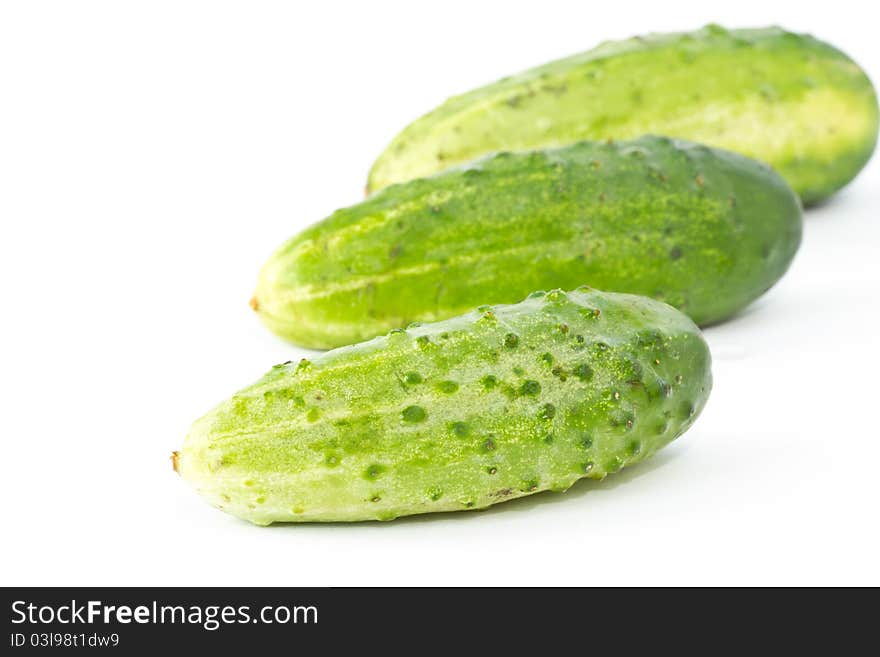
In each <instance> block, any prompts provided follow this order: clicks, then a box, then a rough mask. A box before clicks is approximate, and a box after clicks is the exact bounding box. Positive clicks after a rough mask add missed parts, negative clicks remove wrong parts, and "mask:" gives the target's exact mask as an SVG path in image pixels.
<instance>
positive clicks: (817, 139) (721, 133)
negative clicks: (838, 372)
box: [368, 25, 878, 203]
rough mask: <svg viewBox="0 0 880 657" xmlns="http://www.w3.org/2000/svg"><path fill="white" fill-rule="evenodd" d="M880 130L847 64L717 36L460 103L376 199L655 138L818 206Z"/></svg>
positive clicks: (778, 42) (504, 83)
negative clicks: (523, 157) (574, 146)
mask: <svg viewBox="0 0 880 657" xmlns="http://www.w3.org/2000/svg"><path fill="white" fill-rule="evenodd" d="M877 125H878V108H877V97H876V94H875V91H874V87H873V86H872V85H871V82H870V80H869V79H868V77H867V76H866V75H865V73H864V72H863V71H862V70H861V69H860V68H859V67H858V66H857V65H856V64H855V63H854V62H853V61H852V60H851V59H850V58H849V57H847V56H846V55H845V54H843V53H842V52H840V51H839V50H836V49H835V48H833V47H832V46H830V45H828V44H826V43H823V42H822V41H819V40H817V39H815V38H813V37H810V36H807V35H801V34H794V33H791V32H786V31H785V30H782V29H780V28H776V27H773V28H766V29H745V30H729V31H728V30H725V29H723V28H720V27H718V26H715V25H710V26H708V27H706V28H704V29H702V30H699V31H697V32H691V33H675V34H657V35H650V36H647V37H636V38H633V39H628V40H626V41H619V42H609V43H604V44H602V45H600V46H599V47H597V48H595V49H593V50H590V51H587V52H585V53H582V54H579V55H575V56H573V57H569V58H567V59H562V60H559V61H555V62H551V63H549V64H546V65H544V66H540V67H538V68H534V69H531V70H529V71H525V72H523V73H520V74H519V75H515V76H513V77H509V78H505V79H503V80H500V81H498V82H495V83H494V84H490V85H488V86H485V87H482V88H480V89H475V90H473V91H471V92H469V93H465V94H463V95H461V96H457V97H454V98H451V99H450V100H448V101H446V102H445V103H444V104H443V105H441V106H440V107H438V108H437V109H435V110H434V111H433V112H431V113H429V114H426V115H425V116H423V117H422V118H420V119H418V120H416V121H415V122H413V123H412V124H410V125H409V126H408V127H407V128H405V129H404V130H403V131H402V132H401V133H400V134H399V135H398V136H397V137H396V138H395V139H394V140H393V141H392V142H391V144H390V145H389V146H388V148H387V149H386V150H385V152H384V153H382V155H380V156H379V158H378V159H377V160H376V162H375V164H374V165H373V168H372V171H371V173H370V178H369V184H368V187H369V189H371V190H377V189H381V188H382V187H385V186H386V185H389V184H392V183H397V182H403V181H405V180H410V179H412V178H419V177H423V176H426V175H429V174H432V173H434V172H436V171H439V170H442V169H445V168H447V167H449V166H450V165H454V164H457V163H461V162H466V161H469V160H472V159H474V158H475V157H477V156H479V155H481V154H484V153H487V152H490V151H497V150H525V149H533V148H542V147H547V146H556V145H561V144H566V143H571V142H574V141H579V140H583V139H600V140H601V139H606V138H614V139H629V138H632V137H636V136H639V135H641V134H646V133H655V134H665V135H669V136H673V137H680V138H684V139H690V140H693V141H698V142H702V143H706V144H709V145H711V146H718V147H721V148H727V149H730V150H733V151H736V152H739V153H743V154H744V155H748V156H750V157H754V158H756V159H759V160H762V161H764V162H767V163H769V164H771V165H772V166H773V167H774V168H776V170H777V171H779V172H780V173H781V174H782V175H783V177H785V178H786V180H788V182H789V183H790V184H791V186H792V187H793V188H794V189H795V191H796V192H798V194H800V195H801V198H802V199H803V201H804V203H814V202H816V201H819V200H821V199H823V198H825V197H827V196H829V195H830V194H832V193H833V192H835V191H836V190H838V189H840V188H841V187H843V186H844V185H845V184H846V183H848V182H849V181H850V180H852V179H853V178H854V177H855V176H856V174H857V173H858V172H859V170H861V168H862V167H863V166H864V165H865V163H866V162H867V161H868V159H869V158H870V156H871V153H872V152H873V150H874V145H875V143H876V141H877Z"/></svg>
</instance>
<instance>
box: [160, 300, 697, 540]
mask: <svg viewBox="0 0 880 657" xmlns="http://www.w3.org/2000/svg"><path fill="white" fill-rule="evenodd" d="M710 388H711V372H710V356H709V351H708V348H707V346H706V343H705V342H704V341H703V338H702V336H701V335H700V332H699V330H698V329H697V327H696V326H695V325H694V324H693V323H692V322H691V321H690V320H689V319H688V318H687V317H686V316H684V315H683V314H681V313H679V312H678V311H676V310H675V309H673V308H671V307H670V306H667V305H665V304H662V303H659V302H657V301H653V300H651V299H647V298H644V297H636V296H631V295H623V294H610V293H602V292H597V291H593V290H589V289H580V290H577V291H575V292H571V293H568V294H566V293H564V292H561V291H553V292H550V293H543V292H538V293H534V294H532V295H531V296H530V297H529V298H528V299H526V300H525V301H523V302H522V303H519V304H516V305H511V306H497V307H490V306H484V307H482V308H479V309H478V310H477V311H474V312H471V313H470V314H467V315H464V316H460V317H456V318H454V319H449V320H446V321H442V322H437V323H434V324H427V325H421V326H413V327H410V328H408V329H406V330H403V329H398V330H395V331H392V332H391V333H390V334H388V335H387V336H385V337H381V338H376V339H374V340H371V341H369V342H364V343H362V344H357V345H353V346H350V347H343V348H340V349H335V350H333V351H329V352H326V353H324V354H322V355H320V356H318V357H317V358H315V359H314V360H313V361H311V362H310V361H306V360H303V361H301V362H300V363H299V364H284V365H278V366H276V367H275V368H274V369H273V370H272V371H271V372H269V373H268V374H267V375H266V376H265V377H263V378H262V379H261V380H260V381H258V382H257V383H255V384H254V385H252V386H250V387H248V388H245V389H244V390H242V391H240V392H239V393H237V394H236V395H235V396H233V397H232V398H231V399H230V400H228V401H226V402H224V403H222V404H220V405H219V406H218V407H217V408H215V409H214V410H213V411H211V412H210V413H208V414H207V415H206V416H204V417H203V418H201V419H200V420H198V421H197V422H196V423H195V424H194V425H193V428H192V430H191V431H190V433H189V435H188V436H187V438H186V441H185V442H184V445H183V448H182V450H181V451H180V452H179V453H176V454H175V457H174V462H175V467H176V469H177V470H178V472H179V473H180V474H181V475H182V476H183V478H184V479H186V480H187V481H188V482H189V483H190V484H192V485H193V486H194V487H195V488H196V490H197V491H198V492H199V493H201V494H202V495H203V496H205V497H206V498H207V499H208V501H210V502H211V503H212V504H214V505H215V506H217V507H219V508H221V509H223V510H224V511H227V512H229V513H231V514H233V515H235V516H238V517H240V518H244V519H246V520H249V521H251V522H254V523H256V524H261V525H262V524H269V523H272V522H304V521H336V520H371V519H378V520H389V519H392V518H395V517H398V516H403V515H408V514H413V513H426V512H432V511H456V510H463V509H479V508H483V507H486V506H489V505H491V504H495V503H497V502H502V501H505V500H509V499H512V498H515V497H520V496H522V495H528V494H530V493H535V492H538V491H543V490H548V489H550V490H559V491H561V490H565V489H567V488H568V487H569V486H571V485H572V484H573V483H574V482H575V481H576V480H578V479H580V478H582V477H590V478H594V479H600V478H602V477H604V476H605V475H606V474H609V473H613V472H616V471H618V470H619V469H621V468H622V467H624V466H627V465H630V464H632V463H635V462H637V461H639V460H641V459H643V458H645V457H647V456H649V455H650V454H652V453H654V452H655V451H656V450H658V449H659V448H661V447H663V446H664V445H665V444H667V443H668V442H669V441H671V440H673V439H674V438H676V437H677V436H679V435H680V434H681V433H683V432H684V431H685V430H686V429H687V428H688V427H689V426H690V425H691V424H692V423H693V421H694V420H695V418H696V417H697V415H698V414H699V413H700V411H701V410H702V408H703V405H704V404H705V402H706V399H707V397H708V395H709V391H710Z"/></svg>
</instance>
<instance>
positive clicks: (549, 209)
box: [253, 137, 801, 348]
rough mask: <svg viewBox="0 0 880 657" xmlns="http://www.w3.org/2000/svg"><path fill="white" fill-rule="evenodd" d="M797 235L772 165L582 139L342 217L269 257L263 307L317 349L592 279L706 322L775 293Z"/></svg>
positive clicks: (660, 142) (457, 174)
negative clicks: (770, 291)
mask: <svg viewBox="0 0 880 657" xmlns="http://www.w3.org/2000/svg"><path fill="white" fill-rule="evenodd" d="M800 235H801V210H800V205H799V202H798V199H797V196H796V195H795V194H794V193H793V192H792V191H791V189H790V188H789V187H788V186H787V185H786V183H785V181H784V180H783V179H782V178H781V177H780V176H779V175H777V174H776V173H774V172H773V171H771V170H770V169H769V167H767V166H766V165H764V164H760V163H758V162H756V161H754V160H750V159H748V158H745V157H742V156H740V155H736V154H733V153H730V152H727V151H721V150H716V149H712V148H708V147H705V146H700V145H696V144H691V143H687V142H679V141H675V140H670V139H668V138H664V137H643V138H640V139H637V140H634V141H631V142H619V143H593V142H583V143H579V144H575V145H572V146H567V147H563V148H560V149H555V150H547V151H536V152H533V153H502V154H497V155H493V156H490V157H489V158H487V159H484V160H482V161H478V162H477V163H474V164H472V165H470V166H468V167H466V168H464V169H456V170H451V171H447V172H444V173H442V174H439V175H437V176H434V177H432V178H427V179H421V180H415V181H411V182H409V183H404V184H402V185H395V186H393V187H390V188H388V189H386V190H383V191H382V192H380V193H378V194H375V195H374V196H372V197H371V198H369V199H367V200H365V201H363V202H362V203H359V204H358V205H355V206H352V207H349V208H346V209H343V210H339V211H337V212H336V213H334V214H333V215H332V216H330V217H329V218H327V219H325V220H324V221H322V222H320V223H318V224H316V225H314V226H312V227H311V228H308V229H307V230H305V231H304V232H302V233H300V234H299V235H298V236H297V237H295V238H293V239H292V240H290V241H289V242H288V243H287V244H285V245H284V246H283V247H282V248H281V249H280V250H279V251H277V252H276V253H275V254H274V255H273V256H272V258H271V259H270V260H269V262H268V263H267V264H266V265H265V267H264V268H263V270H262V272H261V274H260V277H259V281H258V284H257V290H256V293H255V297H254V304H253V305H254V306H255V308H256V309H257V310H258V312H259V314H260V316H261V318H262V319H263V320H264V321H265V322H266V323H267V324H268V326H269V327H270V328H272V329H273V330H274V331H276V332H277V333H279V334H281V335H283V336H285V337H287V338H289V339H290V340H293V341H294V342H298V343H300V344H303V345H306V346H310V347H317V348H327V347H336V346H339V345H343V344H350V343H353V342H358V341H360V340H364V339H367V338H371V337H374V336H376V335H380V334H382V333H384V332H386V331H388V330H390V329H391V328H394V327H398V326H406V325H407V324H408V323H409V322H412V321H417V320H418V321H434V320H438V319H444V318H446V317H452V316H454V315H458V314H461V313H463V312H466V311H467V310H469V309H470V308H473V307H475V306H477V305H480V304H483V303H512V302H515V301H517V300H518V299H522V298H523V297H524V296H525V295H526V294H528V293H529V292H530V291H532V290H536V289H549V288H554V287H561V288H564V289H571V288H574V287H577V286H579V285H584V284H586V285H591V286H593V287H597V288H599V289H606V290H611V291H616V292H630V293H634V294H643V295H646V296H651V297H654V298H657V299H660V300H662V301H666V302H667V303H670V304H671V305H673V306H676V307H677V308H679V309H680V310H683V311H684V312H686V313H687V314H688V315H690V316H691V318H692V319H694V321H696V322H697V323H698V324H706V323H710V322H716V321H718V320H721V319H724V318H726V317H728V316H730V315H731V314H733V313H735V312H736V311H737V310H739V309H740V308H742V307H743V306H745V305H746V304H747V303H749V302H750V301H752V300H753V299H755V298H756V297H758V296H759V295H760V294H762V293H763V292H764V291H765V290H767V289H768V288H769V287H770V286H771V285H773V283H775V282H776V281H777V280H778V279H779V277H780V276H782V274H783V273H784V272H785V270H786V268H787V267H788V265H789V263H790V262H791V260H792V258H793V256H794V254H795V251H796V250H797V248H798V245H799V242H800Z"/></svg>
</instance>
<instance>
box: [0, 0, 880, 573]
mask: <svg viewBox="0 0 880 657" xmlns="http://www.w3.org/2000/svg"><path fill="white" fill-rule="evenodd" d="M712 4H716V5H717V6H715V7H712V6H711V5H712ZM860 7H869V3H865V2H842V1H839V0H838V1H836V2H833V3H828V2H825V3H812V2H803V1H799V2H790V3H781V2H775V3H774V2H768V1H764V2H747V1H743V0H738V1H736V2H725V3H707V2H705V1H700V2H687V3H686V2H670V1H669V0H667V1H665V2H643V3H635V2H623V1H620V0H616V1H613V2H603V3H598V2H585V1H583V0H579V1H576V2H568V3H566V2H554V1H550V0H540V1H537V0H536V1H533V2H511V1H510V0H508V1H507V2H477V1H475V0H471V1H469V2H451V1H446V2H431V3H419V2H406V3H404V2H401V3H382V2H376V1H375V0H374V1H372V2H362V3H350V4H343V3H338V2H335V3H334V2H320V3H318V2H315V3H305V2H280V3H273V2H220V1H217V0H213V1H210V2H185V1H181V0H174V1H172V2H160V1H158V0H154V1H152V2H118V1H114V2H109V1H108V2H75V3H74V2H54V3H53V2H36V1H32V2H12V1H10V2H4V3H3V4H2V5H0V231H2V234H0V285H2V297H0V300H2V306H0V308H2V311H0V312H2V322H0V335H2V340H0V373H2V390H0V400H2V401H0V406H2V411H0V440H2V445H0V485H2V491H0V492H2V503H3V507H2V513H3V529H2V534H3V538H2V540H0V583H2V584H5V585H13V584H20V585H49V584H93V585H135V584H142V585H143V584H150V585H172V584H175V585H196V584H201V585H225V584H234V585H245V584H253V585H270V584H271V585H342V584H349V585H360V584H381V585H391V584H404V585H410V584H411V585H419V584H511V585H512V584H565V585H568V584H579V585H598V584H874V585H877V584H880V565H878V564H880V560H878V558H877V554H878V553H880V530H878V524H880V523H878V516H880V514H878V502H880V485H878V476H877V474H876V473H877V468H878V462H880V431H878V425H877V420H876V417H875V413H876V412H877V407H878V404H880V385H878V383H880V382H878V371H880V370H878V365H880V362H878V348H880V344H878V326H880V311H878V302H877V299H878V290H880V257H878V256H880V217H878V216H877V215H878V207H880V184H878V183H880V157H878V158H875V160H874V161H873V162H872V164H871V165H870V166H869V167H868V169H866V170H865V171H864V172H863V174H862V175H861V176H860V177H859V178H858V180H856V182H854V183H853V184H852V185H850V186H849V187H848V188H847V189H846V190H845V191H844V192H842V193H841V194H839V195H838V196H836V197H835V198H834V199H833V200H832V201H830V202H829V203H827V204H825V205H824V206H823V207H821V208H818V209H815V210H811V211H809V212H808V214H807V216H806V225H805V237H804V243H803V247H802V249H801V252H800V254H799V255H798V257H797V259H796V261H795V263H794V266H793V267H792V269H791V271H790V273H789V274H788V275H787V276H786V277H785V278H784V279H783V281H782V282H781V283H780V284H779V285H778V286H777V287H776V288H774V289H773V290H772V291H771V292H770V293H769V294H767V295H766V296H765V297H763V298H762V299H761V300H760V301H758V302H757V303H755V304H753V305H752V306H751V307H750V308H749V309H748V310H747V311H746V312H744V313H743V314H742V315H741V316H740V317H738V318H736V319H734V320H733V321H730V322H728V323H726V324H724V325H722V326H719V327H716V328H712V329H710V330H708V331H707V338H708V340H709V342H710V343H711V346H712V348H713V352H714V356H715V367H714V373H715V389H714V392H713V393H712V397H711V399H710V401H709V405H708V407H707V409H706V411H705V413H704V415H703V416H702V417H701V418H700V420H699V421H698V422H697V424H696V425H695V427H694V428H693V429H692V430H691V431H690V432H688V433H687V434H686V435H685V436H684V437H682V438H681V439H680V440H679V441H677V442H676V443H675V444H674V445H673V446H671V447H670V448H669V449H667V450H666V451H665V452H663V453H661V454H660V455H659V456H658V457H656V458H654V459H653V460H652V461H650V462H647V463H645V464H643V465H641V466H638V467H635V468H633V469H632V470H629V471H625V472H624V473H622V474H620V475H618V476H614V477H610V478H609V479H607V480H606V481H605V482H603V483H584V482H582V483H580V484H578V485H577V486H575V487H574V488H573V489H572V490H571V491H570V492H569V493H567V494H565V495H558V494H556V495H554V494H542V495H539V496H536V497H533V498H530V499H526V500H522V501H518V502H512V503H509V504H505V505H501V506H500V507H496V508H495V509H493V510H490V511H487V512H483V513H459V514H452V515H445V516H439V517H420V518H413V519H405V520H400V521H396V522H393V523H384V524H378V523H368V524H359V525H347V526H346V525H310V526H306V525H300V526H297V525H291V526H279V527H271V528H258V527H254V526H251V525H249V524H247V523H244V522H241V521H238V520H236V519H234V518H232V517H229V516H226V515H224V514H222V513H220V512H219V511H216V510H215V509H213V508H211V507H209V506H208V505H206V504H205V503H203V502H202V501H201V500H200V499H199V498H198V497H197V496H196V495H195V494H193V493H192V491H190V490H189V489H188V488H187V487H186V486H185V485H184V483H183V482H182V481H180V480H179V478H178V477H177V476H176V475H175V474H174V472H173V471H172V469H171V464H170V461H169V458H168V457H169V454H170V453H171V451H172V450H173V449H176V448H178V447H179V446H180V444H181V441H182V439H183V436H184V435H185V433H186V431H187V428H188V426H189V424H190V422H191V421H193V420H194V419H195V418H196V417H197V416H199V415H201V414H202V413H204V412H205V411H207V410H208V409H209V408H210V407H211V406H213V405H214V404H215V403H216V402H218V401H220V400H222V399H223V398H225V397H227V396H229V395H230V394H231V393H233V392H234V391H235V390H237V389H238V388H240V387H242V386H244V385H246V384H247V383H249V382H251V381H252V380H254V379H255V378H257V377H258V376H260V375H261V374H262V373H263V372H264V371H265V370H267V369H268V368H269V367H270V366H271V365H272V364H274V363H276V362H280V361H285V360H288V359H291V358H297V357H300V356H301V355H303V353H304V352H302V351H301V350H298V349H296V348H294V347H291V346H289V345H287V344H285V343H283V342H282V341H280V340H279V339H277V338H275V337H273V336H272V335H271V334H270V333H269V332H268V331H267V330H265V329H264V328H263V327H262V326H261V325H260V324H259V323H258V321H257V319H256V318H255V317H254V316H253V314H252V313H251V312H250V310H249V309H248V306H247V301H248V299H249V297H250V294H251V291H252V286H253V283H254V281H255V277H256V273H257V270H258V268H259V266H260V265H261V263H262V262H263V260H264V259H265V258H266V257H267V256H268V255H269V253H270V252H271V251H272V250H273V249H274V248H275V247H276V246H277V245H278V244H279V243H280V242H281V241H282V240H283V239H285V238H287V237H288V236H290V235H292V234H293V233H295V232H296V231H298V230H299V229H301V228H302V227H304V226H306V225H307V224H309V223H311V222H313V221H317V220H319V219H321V218H322V217H324V216H326V215H327V214H329V213H330V212H331V211H332V210H334V209H335V208H337V207H340V206H344V205H348V204H351V203H354V202H357V201H358V200H359V199H360V198H361V195H362V189H363V186H364V182H365V179H366V174H367V170H368V168H369V165H370V164H371V162H372V160H373V158H374V157H375V156H376V155H377V154H378V153H379V152H380V151H381V150H382V148H383V147H384V146H385V145H386V143H387V142H388V141H389V140H390V139H391V137H392V136H393V135H394V134H395V133H396V132H397V130H399V129H400V128H401V127H403V126H404V125H405V124H406V123H408V122H409V121H410V120H412V119H414V118H415V117H417V116H418V115H420V114H421V113H423V112H425V111H427V110H429V109H431V108H432V107H433V106H434V105H436V104H437V103H439V102H440V101H442V100H443V99H444V98H445V97H446V96H448V95H450V94H453V93H457V92H460V91H464V90H467V89H469V88H471V87H473V86H477V85H480V84H483V83H485V82H489V81H492V80H494V79H496V78H498V77H501V76H504V75H506V74H509V73H513V72H516V71H519V70H521V69H524V68H528V67H530V66H533V65H536V64H539V63H542V62H545V61H547V60H550V59H554V58H557V57H560V56H564V55H568V54H571V53H573V52H577V51H580V50H585V49H587V48H589V47H592V46H593V45H595V44H596V43H598V42H599V41H601V40H604V39H608V38H622V37H627V36H631V35H633V34H635V33H640V32H646V31H669V30H682V29H695V28H698V27H700V26H702V25H703V24H705V23H707V22H710V21H716V22H719V23H722V24H724V25H726V26H730V27H736V26H740V27H742V26H761V25H765V24H771V23H778V24H782V25H784V26H786V27H788V28H790V29H795V30H799V31H809V32H813V33H815V34H816V35H818V36H820V37H822V38H824V39H826V40H828V41H830V42H832V43H834V44H836V45H837V46H839V47H841V48H842V49H844V50H845V51H847V52H848V53H849V54H850V55H852V56H853V57H854V58H855V59H856V60H857V61H858V62H860V63H861V64H862V66H863V67H864V68H865V69H866V70H867V71H868V72H869V74H872V75H873V76H874V79H875V81H876V80H880V39H878V36H877V27H876V23H875V21H873V20H870V17H869V16H868V15H866V14H864V13H862V12H863V11H867V10H860Z"/></svg>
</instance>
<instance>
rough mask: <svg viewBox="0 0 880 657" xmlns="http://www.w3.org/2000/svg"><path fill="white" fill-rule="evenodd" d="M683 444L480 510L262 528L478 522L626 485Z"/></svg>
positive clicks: (674, 454)
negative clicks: (568, 484)
mask: <svg viewBox="0 0 880 657" xmlns="http://www.w3.org/2000/svg"><path fill="white" fill-rule="evenodd" d="M687 449H688V445H687V444H686V443H677V444H675V445H670V446H669V447H667V448H666V449H664V450H662V451H661V452H659V453H658V454H655V455H654V456H652V457H651V458H648V459H646V460H645V461H642V462H640V463H637V464H635V465H632V466H629V467H627V468H625V469H623V470H621V471H620V472H619V473H617V474H614V475H610V476H608V477H606V478H605V479H602V480H595V479H586V478H585V479H580V480H578V481H577V482H575V483H574V484H573V485H572V487H571V488H569V489H568V490H567V491H565V492H554V491H542V492H540V493H535V494H533V495H526V496H524V497H518V498H516V499H513V500H509V501H507V502H500V503H498V504H495V505H493V506H490V507H486V508H484V509H473V510H470V511H468V510H465V509H462V510H461V511H447V512H440V513H421V514H417V515H411V516H402V517H400V518H396V519H394V520H389V521H385V522H382V521H378V520H365V521H360V522H324V523H276V524H273V525H270V526H269V527H267V528H266V529H269V530H272V529H275V530H279V529H281V530H284V529H288V530H295V531H303V530H305V531H309V530H312V531H316V530H320V529H330V528H334V529H337V528H338V529H343V528H347V529H355V528H356V529H369V530H376V531H394V528H395V527H407V526H410V525H415V524H423V523H424V524H431V523H445V522H480V521H481V520H482V519H484V518H486V517H487V516H494V515H499V514H512V513H517V512H532V511H537V509H538V508H539V507H542V506H550V505H554V504H575V503H577V502H578V501H582V498H584V497H586V496H587V495H591V494H592V495H596V494H600V493H602V492H603V491H611V490H614V489H615V488H617V487H619V486H626V485H628V484H630V483H631V482H633V481H634V480H636V479H638V478H640V477H644V476H647V475H650V474H651V473H653V472H654V471H655V470H658V469H661V468H663V467H664V466H665V465H666V464H668V463H669V462H670V461H672V460H674V459H677V458H678V457H680V456H681V455H682V454H683V453H684V452H685V451H687Z"/></svg>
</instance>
